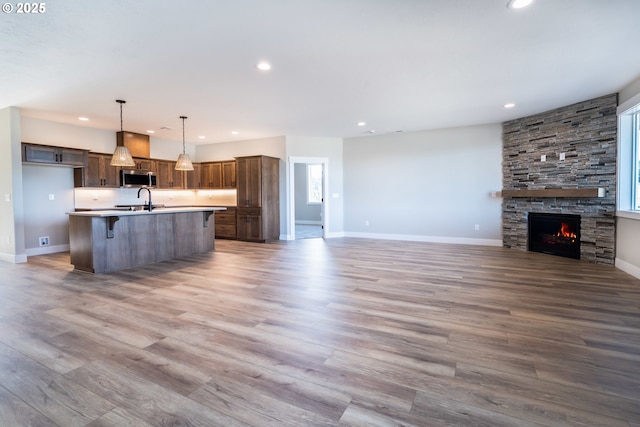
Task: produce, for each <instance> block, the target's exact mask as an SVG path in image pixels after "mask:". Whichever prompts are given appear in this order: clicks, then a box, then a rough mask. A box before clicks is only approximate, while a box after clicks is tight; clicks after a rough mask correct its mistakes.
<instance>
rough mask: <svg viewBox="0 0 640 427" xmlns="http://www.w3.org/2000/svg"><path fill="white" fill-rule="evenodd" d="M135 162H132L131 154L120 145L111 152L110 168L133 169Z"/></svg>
mask: <svg viewBox="0 0 640 427" xmlns="http://www.w3.org/2000/svg"><path fill="white" fill-rule="evenodd" d="M135 165H136V162H134V161H133V157H131V153H130V152H129V150H128V149H127V147H124V146H122V145H118V146H117V147H116V151H114V152H113V157H111V166H132V167H135Z"/></svg>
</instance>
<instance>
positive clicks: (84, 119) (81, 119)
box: [78, 117, 89, 122]
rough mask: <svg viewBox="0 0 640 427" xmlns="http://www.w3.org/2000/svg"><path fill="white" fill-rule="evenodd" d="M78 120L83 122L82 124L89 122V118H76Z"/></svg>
mask: <svg viewBox="0 0 640 427" xmlns="http://www.w3.org/2000/svg"><path fill="white" fill-rule="evenodd" d="M78 120H80V121H83V122H88V121H89V117H78Z"/></svg>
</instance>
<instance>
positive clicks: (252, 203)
mask: <svg viewBox="0 0 640 427" xmlns="http://www.w3.org/2000/svg"><path fill="white" fill-rule="evenodd" d="M236 166H237V169H236V174H237V186H238V193H237V195H238V207H237V237H238V239H239V240H246V241H253V242H268V241H273V240H278V239H279V238H280V193H279V191H280V188H279V187H280V159H277V158H274V157H268V156H250V157H238V158H236Z"/></svg>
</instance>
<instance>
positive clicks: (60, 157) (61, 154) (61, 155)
mask: <svg viewBox="0 0 640 427" xmlns="http://www.w3.org/2000/svg"><path fill="white" fill-rule="evenodd" d="M59 162H60V163H62V154H60V160H59Z"/></svg>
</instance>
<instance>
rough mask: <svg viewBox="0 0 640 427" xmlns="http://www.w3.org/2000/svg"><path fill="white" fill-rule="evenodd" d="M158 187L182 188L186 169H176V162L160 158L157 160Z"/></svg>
mask: <svg viewBox="0 0 640 427" xmlns="http://www.w3.org/2000/svg"><path fill="white" fill-rule="evenodd" d="M156 164H157V170H156V176H157V180H158V188H175V189H181V188H183V185H184V171H177V170H176V162H171V161H166V160H158V161H157V162H156Z"/></svg>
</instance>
